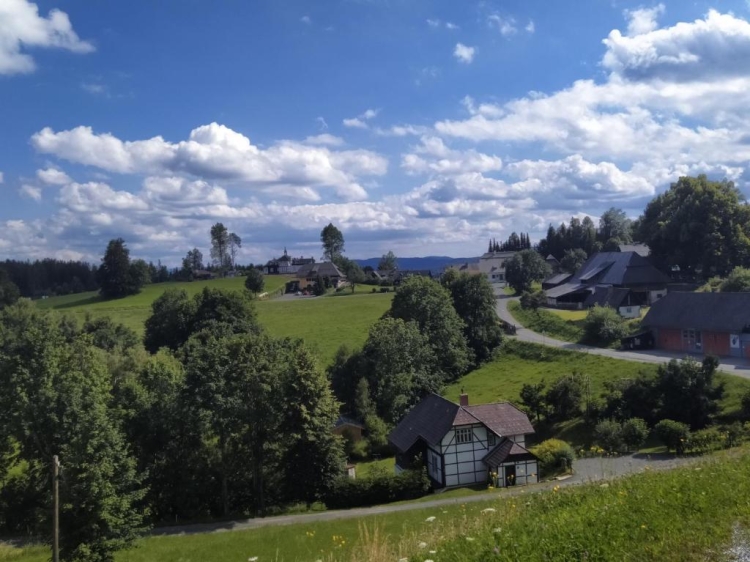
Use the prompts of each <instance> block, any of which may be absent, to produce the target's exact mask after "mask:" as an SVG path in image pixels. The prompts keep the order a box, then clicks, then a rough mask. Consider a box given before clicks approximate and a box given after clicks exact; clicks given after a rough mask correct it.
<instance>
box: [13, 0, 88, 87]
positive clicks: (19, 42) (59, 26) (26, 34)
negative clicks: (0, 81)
mask: <svg viewBox="0 0 750 562" xmlns="http://www.w3.org/2000/svg"><path fill="white" fill-rule="evenodd" d="M29 48H48V49H53V48H56V49H66V50H68V51H71V52H74V53H90V52H92V51H94V46H93V45H92V44H91V43H90V42H88V41H82V40H81V39H79V37H78V35H77V34H76V32H75V31H74V30H73V26H72V24H71V23H70V19H69V18H68V15H67V14H66V13H65V12H62V11H60V10H58V9H56V8H55V9H52V10H50V12H49V14H48V15H47V17H46V18H45V17H41V16H40V15H39V8H38V7H37V5H36V4H33V3H31V2H28V1H27V0H2V2H0V74H22V73H29V72H33V71H34V69H35V68H36V65H35V63H34V59H33V58H32V56H31V55H30V54H28V53H26V52H25V50H26V49H29Z"/></svg>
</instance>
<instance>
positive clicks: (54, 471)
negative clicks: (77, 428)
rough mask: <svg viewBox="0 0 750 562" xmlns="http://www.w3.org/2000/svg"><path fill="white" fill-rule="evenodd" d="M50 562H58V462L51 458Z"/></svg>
mask: <svg viewBox="0 0 750 562" xmlns="http://www.w3.org/2000/svg"><path fill="white" fill-rule="evenodd" d="M52 562H60V461H59V460H58V459H57V455H55V456H54V457H52Z"/></svg>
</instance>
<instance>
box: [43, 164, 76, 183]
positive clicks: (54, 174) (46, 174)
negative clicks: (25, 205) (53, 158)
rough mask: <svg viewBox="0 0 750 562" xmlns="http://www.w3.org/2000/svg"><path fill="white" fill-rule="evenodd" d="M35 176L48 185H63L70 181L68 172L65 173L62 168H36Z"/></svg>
mask: <svg viewBox="0 0 750 562" xmlns="http://www.w3.org/2000/svg"><path fill="white" fill-rule="evenodd" d="M36 177H38V178H39V179H40V180H41V181H42V182H44V183H46V184H48V185H65V184H66V183H70V181H71V180H70V177H69V176H68V174H66V173H65V172H63V171H62V170H57V169H55V168H46V169H44V170H37V171H36Z"/></svg>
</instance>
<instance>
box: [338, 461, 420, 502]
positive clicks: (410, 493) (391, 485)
mask: <svg viewBox="0 0 750 562" xmlns="http://www.w3.org/2000/svg"><path fill="white" fill-rule="evenodd" d="M429 489H430V480H429V479H428V478H427V473H426V472H425V471H424V470H421V471H419V470H405V471H403V472H401V473H399V474H379V475H374V476H372V477H371V478H360V479H351V478H347V477H342V478H339V479H338V480H336V482H335V483H334V485H333V488H332V489H331V491H330V492H329V494H328V495H327V496H326V498H325V504H326V507H328V508H329V509H346V508H350V507H362V506H368V505H378V504H381V503H389V502H395V501H402V500H410V499H414V498H419V497H421V496H423V495H425V493H427V491H429Z"/></svg>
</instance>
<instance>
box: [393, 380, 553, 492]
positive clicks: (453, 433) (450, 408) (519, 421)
mask: <svg viewBox="0 0 750 562" xmlns="http://www.w3.org/2000/svg"><path fill="white" fill-rule="evenodd" d="M531 433H534V428H533V427H532V425H531V422H530V421H529V418H528V416H527V415H526V414H524V413H523V412H522V411H521V410H519V409H518V408H516V407H515V406H513V405H512V404H509V403H508V402H497V403H494V404H480V405H477V406H469V397H468V396H467V395H465V394H462V395H461V399H460V404H455V403H453V402H450V401H449V400H446V399H445V398H442V397H441V396H438V395H436V394H431V395H429V396H428V397H427V398H425V399H424V400H422V401H421V402H420V403H419V404H417V405H416V406H415V407H414V408H413V409H412V410H411V411H410V412H409V413H408V414H407V415H406V416H405V417H404V419H403V420H401V423H399V424H398V425H397V426H396V427H395V429H394V430H393V431H392V432H391V434H390V435H389V437H388V440H389V441H390V443H391V445H393V447H394V448H395V449H396V451H397V453H396V470H402V469H404V468H406V467H408V466H409V465H410V464H412V463H413V462H414V459H415V458H417V456H419V455H421V456H422V458H423V459H424V462H425V464H426V465H427V474H428V475H429V477H430V480H431V481H432V483H433V485H434V486H435V487H436V488H444V487H448V486H463V485H467V484H477V483H483V482H487V481H488V480H489V479H490V474H491V473H494V474H496V475H497V485H498V486H503V487H504V486H513V485H516V484H531V483H535V482H538V474H539V472H538V466H537V459H536V457H535V456H534V455H533V454H531V453H530V452H529V451H528V450H526V448H525V444H526V435H528V434H531Z"/></svg>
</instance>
